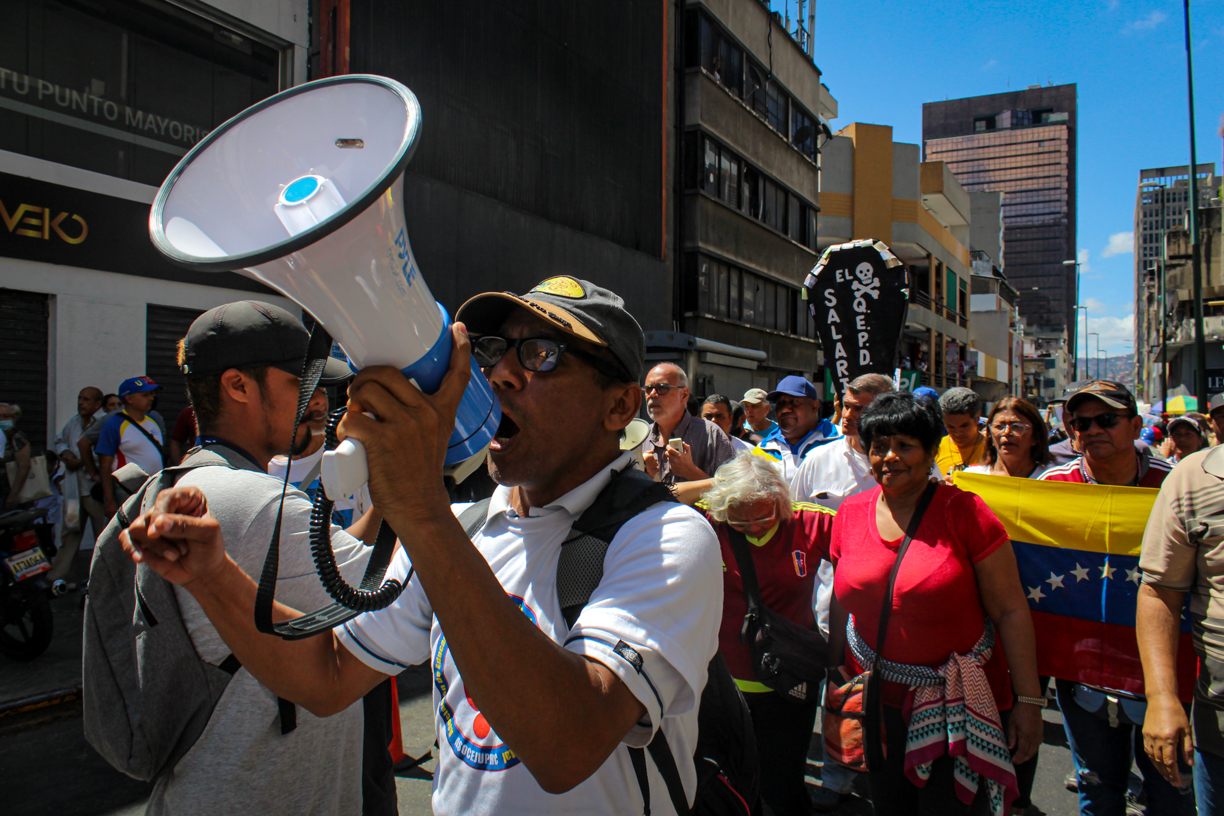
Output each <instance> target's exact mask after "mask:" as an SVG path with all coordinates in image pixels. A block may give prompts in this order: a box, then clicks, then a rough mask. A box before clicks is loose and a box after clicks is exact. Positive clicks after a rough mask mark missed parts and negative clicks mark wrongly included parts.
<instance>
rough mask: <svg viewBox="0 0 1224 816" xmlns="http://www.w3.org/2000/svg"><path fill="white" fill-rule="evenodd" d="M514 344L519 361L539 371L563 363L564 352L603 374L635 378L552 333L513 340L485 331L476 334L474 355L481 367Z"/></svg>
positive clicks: (624, 379) (489, 365)
mask: <svg viewBox="0 0 1224 816" xmlns="http://www.w3.org/2000/svg"><path fill="white" fill-rule="evenodd" d="M511 348H513V349H515V350H516V351H517V352H518V360H519V364H520V365H521V366H522V367H523V368H525V369H527V370H528V371H534V372H536V373H538V374H546V373H548V372H549V371H552V370H554V369H556V367H557V366H558V365H560V363H561V355H562V354H572V355H574V356H575V357H577V358H578V359H579V360H582V361H583V362H584V363H586V364H587V365H589V366H591V368H593V369H595V370H596V371H598V372H599V373H600V374H603V375H605V376H608V377H612V378H614V379H616V380H617V381H619V382H628V380H630V379H632V378H629V377H626V376H625V374H624V372H622V371H619V370H618V369H617V367H616V366H614V365H613V364H611V363H609V362H608V361H606V360H601V359H600V358H599V357H596V356H595V355H594V354H588V353H587V352H585V351H582V350H581V349H577V348H574V347H573V346H571V345H570V344H569V343H566V342H564V341H561V340H555V339H553V338H552V337H521V338H518V339H516V340H512V339H510V338H509V337H498V336H497V335H496V334H482V335H480V336H479V337H473V338H472V356H473V357H475V358H476V364H477V365H478V366H480V367H481V368H492V367H493V366H495V365H497V364H498V363H499V362H500V361H501V358H502V357H505V356H506V352H507V351H509V350H510V349H511Z"/></svg>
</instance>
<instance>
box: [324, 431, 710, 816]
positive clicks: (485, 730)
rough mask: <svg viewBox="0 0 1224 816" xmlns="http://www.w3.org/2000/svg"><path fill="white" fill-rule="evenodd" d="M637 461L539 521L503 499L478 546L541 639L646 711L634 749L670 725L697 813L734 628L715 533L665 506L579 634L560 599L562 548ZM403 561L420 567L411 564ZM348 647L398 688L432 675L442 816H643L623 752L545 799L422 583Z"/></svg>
mask: <svg viewBox="0 0 1224 816" xmlns="http://www.w3.org/2000/svg"><path fill="white" fill-rule="evenodd" d="M631 460H632V456H631V455H629V454H624V455H622V456H620V457H619V458H618V459H617V460H616V461H615V462H613V463H611V464H610V465H609V466H608V467H606V468H605V469H604V470H602V471H601V472H600V473H599V474H597V475H596V476H595V477H594V478H592V479H590V480H589V481H587V482H585V483H584V484H582V485H580V486H579V487H577V488H575V489H574V490H572V491H570V492H569V493H567V494H566V495H564V496H562V497H561V498H559V499H557V500H556V501H555V502H553V503H552V504H549V505H546V506H544V507H541V508H532V510H531V513H530V515H529V516H528V517H526V518H524V517H522V516H519V515H518V514H517V513H516V512H515V511H514V509H513V508H512V507H511V506H510V501H509V500H510V491H509V489H508V488H505V487H499V488H498V489H497V491H496V492H495V493H494V494H493V499H492V502H491V504H490V506H489V512H488V522H487V524H486V525H485V528H484V530H483V531H481V532H480V533H478V534H477V535H476V536H475V538H474V539H473V543H474V544H475V546H476V547H477V548H478V549H479V550H480V552H481V554H482V555H483V556H484V557H485V559H486V560H487V561H488V563H489V567H490V568H491V569H492V570H493V572H494V574H495V575H496V576H497V580H498V581H499V582H500V583H501V585H502V588H503V589H505V591H506V593H507V594H508V595H509V596H510V597H511V598H512V599H513V600H514V601H515V602H516V603H517V604H518V606H519V609H520V610H521V611H522V613H523V614H524V615H526V616H527V618H528V619H529V620H530V621H531V622H532V623H533V624H534V625H535V626H537V627H539V629H540V630H541V631H542V632H544V634H546V635H548V637H550V638H551V639H552V640H553V641H554V642H556V643H560V644H564V647H565V648H566V649H568V650H570V651H572V652H575V653H577V654H581V655H585V656H587V657H590V658H592V659H594V660H597V661H599V662H600V663H602V664H603V665H605V666H607V667H608V668H609V669H611V670H612V671H613V672H615V673H616V675H617V676H618V677H619V678H620V679H621V680H622V681H623V682H624V683H625V685H626V686H628V688H629V690H630V691H631V692H633V695H634V696H635V697H637V699H638V700H639V701H640V702H641V703H642V705H643V706H645V707H646V712H647V713H646V718H645V720H644V721H643V722H644V724H639V725H638V726H636V727H634V728H633V729H631V730H630V731H629V732H628V733H627V734H626V735H625V737H624V739H623V740H622V742H623V743H625V745H629V746H637V747H641V746H645V745H646V744H647V743H649V742H650V739H651V737H653V735H654V731H655V729H656V728H657V727H659V725H660V723H661V724H662V727H663V730H664V732H665V733H666V734H667V741H668V743H669V744H670V745H671V749H672V753H673V755H674V756H675V759H676V765H677V766H678V768H679V770H680V776H681V779H682V780H683V782H684V788H685V791H686V793H687V794H688V797H689V800H690V801H691V800H692V797H693V795H694V792H695V790H696V785H697V780H696V773H695V770H694V767H693V761H692V756H693V751H694V749H695V747H696V742H697V705H698V703H699V701H700V699H701V692H702V689H703V688H704V687H705V682H706V671H707V665H708V663H709V661H710V659H711V658H712V657H713V656H714V652H715V651H716V650H717V648H718V628H719V623H720V621H721V617H722V569H721V564H722V560H721V558H720V554H719V547H718V539H717V538H716V537H715V535H714V531H713V529H712V528H711V527H710V525H709V524H708V523H706V521H705V519H704V518H702V517H701V516H700V515H699V514H698V513H697V512H696V511H695V510H693V509H692V508H689V507H685V506H682V505H679V504H673V503H661V504H657V505H655V506H654V507H652V508H650V509H648V510H646V511H645V512H643V513H641V514H639V515H638V516H637V517H635V518H633V519H631V520H630V521H628V522H626V523H625V525H624V526H623V527H621V529H620V531H619V532H618V533H617V534H616V536H615V538H613V539H612V542H611V544H610V546H609V547H608V551H607V555H606V556H605V558H604V576H603V581H602V582H601V583H600V585H599V587H598V588H597V589H596V591H595V593H594V594H593V595H592V596H591V599H590V601H589V602H588V603H587V605H586V607H585V608H584V609H583V611H582V614H581V615H580V616H579V618H578V620H577V621H576V622H575V624H574V628H573V629H572V630H569V629H567V628H566V625H565V619H564V617H563V616H562V614H561V606H560V602H559V601H558V599H557V560H558V557H559V556H560V552H561V544H562V542H563V541H564V540H565V538H566V537H567V536H568V534H569V532H570V528H571V527H572V525H573V523H574V522H575V521H577V520H578V517H579V516H580V515H581V514H582V512H583V511H584V510H585V509H586V508H587V507H589V506H590V504H591V503H592V502H593V501H594V500H595V497H596V496H597V495H598V494H599V491H600V490H602V489H603V487H604V486H605V485H607V483H608V481H609V480H610V479H611V473H612V470H613V469H616V470H620V469H621V468H624V467H626V466H628V465H629V464H630V462H631ZM464 506H466V505H455V506H452V510H456V509H458V508H462V507H464ZM395 557H396V560H397V561H400V560H404V561H406V558H407V556H406V555H405V554H404V552H403V550H399V551H397V552H396V556H395ZM336 634H337V636H338V638H339V639H340V642H341V643H343V644H344V646H345V647H346V648H347V649H348V650H349V651H351V652H352V653H353V654H354V655H356V656H357V658H358V659H360V660H361V661H362V662H363V663H365V664H366V665H368V666H370V667H371V668H374V669H376V670H378V671H380V672H385V673H387V674H396V673H398V672H399V671H401V670H402V669H404V668H405V667H407V666H411V665H415V664H418V663H423V662H425V661H426V660H429V661H431V664H432V668H433V678H434V689H433V700H434V706H435V709H436V712H437V716H436V721H435V724H436V727H437V734H438V745H439V754H440V757H439V761H438V773H437V776H436V777H435V779H434V791H433V811H434V813H435V814H439V815H440V816H445V815H446V814H484V813H489V814H494V813H496V814H523V815H524V816H527V815H528V814H530V815H531V816H536V814H544V813H558V814H560V813H584V814H588V813H589V814H608V816H612V814H625V813H641V812H642V804H643V803H642V801H641V800H642V797H641V793H640V791H639V788H638V783H637V778H636V776H635V775H634V773H633V766H632V764H631V762H630V759H629V753H628V751H626V750H624V749H623V748H617V749H616V750H615V751H613V752H612V754H611V756H609V757H608V759H607V761H605V762H604V764H603V765H602V766H601V767H600V768H599V770H598V771H596V772H595V773H594V774H593V775H592V776H591V777H590V778H588V779H587V780H585V781H584V782H582V783H581V784H579V785H578V786H577V787H575V788H574V789H573V790H571V791H569V792H568V793H564V794H560V795H554V794H549V793H545V792H544V790H543V789H542V788H540V786H539V784H538V783H537V782H536V781H535V779H534V778H533V777H532V776H531V774H530V772H528V770H527V769H526V768H525V767H524V766H523V765H522V764H521V762H520V760H519V759H518V758H517V757H516V756H514V753H513V752H512V751H511V750H510V749H509V747H507V746H506V745H505V743H504V742H503V741H502V740H501V739H500V738H499V737H498V735H497V732H496V731H493V730H491V727H490V725H489V723H488V722H486V721H485V719H484V716H483V715H482V714H481V713H480V712H479V711H478V710H477V709H476V708H475V707H474V706H473V704H472V701H471V700H469V699H468V695H467V692H466V690H465V688H464V685H463V678H462V677H461V676H460V675H459V673H458V670H457V669H456V667H455V661H454V657H453V656H452V654H451V652H450V648H449V646H448V644H447V642H446V640H445V638H444V633H443V632H442V631H441V629H440V627H439V626H438V622H437V619H436V618H434V616H433V612H432V609H431V607H430V603H429V599H428V598H427V597H426V596H425V594H424V592H423V591H422V590H421V585H420V583H419V582H418V581H415V580H414V581H412V582H411V583H410V584H409V585H408V588H407V589H405V591H404V593H403V594H402V595H401V596H400V597H399V599H398V600H397V601H396V602H395V603H394V604H392V605H391V606H389V607H387V608H386V609H383V610H381V611H378V612H370V613H366V614H364V615H361V616H359V617H357V618H354V619H353V620H351V621H349V622H348V623H347V624H345V625H344V626H342V627H339V628H338V629H337V630H336ZM622 643H623V644H626V645H627V646H628V647H629V649H631V650H632V651H630V652H626V653H627V654H628V655H629V656H630V657H629V658H628V659H627V658H626V657H622V656H621V654H620V653H619V652H618V651H617V647H618V645H620V644H622ZM621 651H625V650H624V649H623V648H622V650H621ZM634 652H636V653H637V655H640V658H641V660H640V666H641V668H640V669H639V668H638V667H637V666H635V665H634V662H630V660H631V659H632V654H633V653H634ZM557 748H558V750H559V751H564V750H565V746H561V745H559V746H558V747H557ZM646 765H647V768H648V771H649V775H650V791H651V808H652V811H653V812H655V813H659V814H664V813H667V814H670V813H672V812H673V809H672V807H671V803H670V801H669V799H668V796H667V786H666V784H665V783H664V782H663V779H662V777H661V776H660V775H659V774H658V771H657V769H656V768H655V766H654V762H653V761H652V760H651V759H650V758H649V757H647V760H646Z"/></svg>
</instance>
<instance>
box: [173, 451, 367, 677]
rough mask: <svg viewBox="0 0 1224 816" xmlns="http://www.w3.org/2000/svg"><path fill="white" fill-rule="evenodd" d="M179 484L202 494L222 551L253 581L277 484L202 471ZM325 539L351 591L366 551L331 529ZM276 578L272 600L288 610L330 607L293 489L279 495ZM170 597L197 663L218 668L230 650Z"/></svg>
mask: <svg viewBox="0 0 1224 816" xmlns="http://www.w3.org/2000/svg"><path fill="white" fill-rule="evenodd" d="M179 484H180V485H184V486H186V485H195V486H196V487H199V488H200V489H201V490H203V491H204V495H205V496H206V497H207V499H208V506H209V510H210V511H211V512H212V514H213V516H215V517H216V519H217V521H218V522H220V524H221V533H222V536H223V537H224V538H225V550H226V552H227V553H228V554H229V556H230V557H231V558H233V559H234V562H235V563H237V564H238V566H239V567H241V568H242V571H243V572H245V573H246V574H247V575H249V576H251V578H252V579H254V580H256V581H258V580H259V575H260V574H261V573H262V571H263V565H264V559H265V558H266V557H267V554H268V544H269V543H270V542H271V541H272V531H273V529H274V528H275V525H276V514H277V510H278V508H279V506H280V495H281V482H280V481H279V480H278V479H275V478H273V477H271V476H268V475H267V474H265V473H256V472H253V471H245V470H231V469H229V468H223V467H202V468H197V469H196V470H193V471H191V472H190V473H188V474H187V475H185V476H184V477H183V478H182V479H181V480H180V481H179ZM331 540H332V550H333V552H334V553H335V556H336V564H337V566H338V567H339V568H340V573H341V575H343V576H344V579H345V580H346V581H347V582H348V583H349V584H351V585H354V586H356V585H357V584H358V583H359V582H360V581H361V577H362V575H363V573H364V571H365V566H366V562H367V561H368V560H369V554H370V552H371V549H370V548H368V547H366V546H365V545H363V544H362V543H361V542H360V541H358V540H357V539H355V538H353V537H352V536H351V535H349V534H348V533H346V532H344V531H343V530H342V529H340V528H339V527H337V526H335V525H332V528H331ZM277 575H278V577H277V581H276V600H277V601H279V602H280V603H282V604H284V605H286V606H288V607H291V608H293V609H296V610H298V611H299V612H302V613H308V612H313V611H315V610H316V609H319V608H320V607H324V606H327V605H329V604H330V603H331V602H332V599H331V596H330V595H328V594H327V590H325V589H324V588H323V584H322V582H321V581H320V580H319V576H318V574H317V573H316V571H315V566H314V559H313V557H312V555H311V552H310V500H309V498H308V497H307V496H306V494H305V493H303V492H301V491H300V490H297V489H296V488H293V487H290V489H289V491H288V493H287V494H286V495H285V512H284V518H283V520H282V522H281V536H280V563H279V565H278V569H277ZM175 594H176V595H177V597H178V600H179V607H180V608H181V610H182V614H183V622H184V623H185V624H186V626H187V631H188V633H189V634H190V635H191V640H192V642H193V643H194V644H195V647H196V651H197V652H198V653H199V655H200V657H201V658H202V659H204V660H206V661H208V662H210V663H220V662H221V661H222V660H224V659H225V658H226V656H228V655H229V654H230V651H231V650H230V649H229V648H228V647H227V646H226V645H225V643H224V641H222V640H221V636H220V635H218V634H217V631H216V629H214V628H213V626H212V624H211V623H210V622H209V620H208V618H207V616H206V615H205V614H204V611H203V610H202V609H201V608H200V606H199V604H197V603H196V601H195V599H194V598H192V597H191V594H190V593H189V592H187V591H186V590H183V589H181V588H178V587H176V588H175Z"/></svg>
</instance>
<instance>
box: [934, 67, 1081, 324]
mask: <svg viewBox="0 0 1224 816" xmlns="http://www.w3.org/2000/svg"><path fill="white" fill-rule="evenodd" d="M1076 129H1077V119H1076V88H1075V85H1074V84H1069V85H1055V86H1049V87H1042V86H1038V85H1034V86H1030V87H1029V88H1028V89H1027V90H1023V91H1014V92H1009V93H1000V94H991V95H989V96H977V97H971V98H967V99H953V100H946V101H942V102H929V103H926V104H924V105H923V106H922V139H923V151H924V153H923V155H924V158H925V159H926V160H927V161H944V162H946V163H947V165H948V168H949V169H950V170H951V172H952V174H953V175H954V176H955V177H956V178H957V180H958V181H959V182H960V183H961V184H962V185H963V186H964V188H965V189H966V190H968V191H970V192H1002V193H1004V198H1003V225H1004V239H1005V242H1006V245H1007V265H1006V269H1007V278H1008V280H1009V281H1010V283H1011V285H1012V286H1013V287H1014V288H1015V289H1016V291H1017V293H1018V295H1019V298H1018V304H1017V305H1018V307H1019V310H1020V315H1021V316H1022V317H1023V318H1024V319H1025V322H1026V323H1027V326H1028V331H1029V335H1030V336H1032V337H1034V338H1036V337H1042V338H1045V339H1047V340H1049V341H1051V342H1052V343H1057V342H1059V341H1060V338H1062V336H1063V335H1064V334H1065V335H1066V337H1065V341H1063V342H1066V343H1067V344H1068V345H1069V347H1070V348H1074V347H1075V342H1076V337H1077V335H1076V323H1075V307H1076V305H1077V303H1078V291H1077V276H1076V267H1075V266H1074V265H1065V264H1064V263H1063V262H1064V261H1067V260H1072V259H1074V258H1075V257H1076V245H1075V206H1076V181H1075V179H1076V175H1075V174H1076V159H1075V156H1076V132H1077V130H1076ZM1045 345H1046V346H1048V345H1050V343H1046V344H1045Z"/></svg>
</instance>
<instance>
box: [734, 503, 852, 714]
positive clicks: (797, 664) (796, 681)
mask: <svg viewBox="0 0 1224 816" xmlns="http://www.w3.org/2000/svg"><path fill="white" fill-rule="evenodd" d="M727 537H728V538H729V539H730V540H731V552H732V553H733V554H734V555H735V563H736V565H737V566H738V567H739V572H740V581H741V582H742V583H743V585H744V600H745V601H746V602H747V603H748V614H746V615H744V624H743V626H742V627H741V628H740V642H741V643H746V644H748V649H749V651H750V652H751V653H752V671H753V674H755V675H756V679H757V680H758V681H759V682H761V683H763V684H765V685H766V686H769V687H770V688H771V689H773V690H774V691H776V692H777V693H778V694H780V695H781V696H782V698H783V699H786V700H790V701H791V702H793V703H802V702H805V701H807V700H808V699H809V698H810V696H811V695H813V694H816V693H817V692H818V689H819V687H820V681H821V679H823V678H824V676H825V667H826V666H828V652H829V644H828V641H826V640H825V637H824V635H823V634H821V632H820V630H819V629H808V628H807V627H805V626H800V625H799V624H797V623H795V622H794V621H792V620H790V619H789V618H787V617H785V616H783V615H781V614H779V613H778V612H775V611H774V610H772V609H770V608H769V607H768V606H766V605H765V603H764V601H762V600H761V586H760V584H759V583H758V582H757V575H756V564H755V563H753V560H752V550H751V545H750V544H749V543H748V539H747V537H746V536H745V535H744V534H743V533H741V532H740V531H739V530H736V529H734V528H733V527H731V526H729V525H728V526H727Z"/></svg>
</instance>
